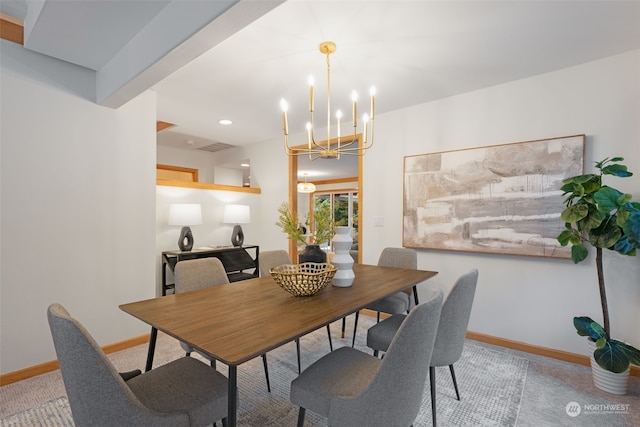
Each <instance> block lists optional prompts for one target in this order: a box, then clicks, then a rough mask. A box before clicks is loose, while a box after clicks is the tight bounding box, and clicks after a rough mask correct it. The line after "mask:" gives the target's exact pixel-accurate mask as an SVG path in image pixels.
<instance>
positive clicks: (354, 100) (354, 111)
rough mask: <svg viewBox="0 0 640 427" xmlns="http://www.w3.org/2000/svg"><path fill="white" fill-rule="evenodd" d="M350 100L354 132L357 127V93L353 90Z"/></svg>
mask: <svg viewBox="0 0 640 427" xmlns="http://www.w3.org/2000/svg"><path fill="white" fill-rule="evenodd" d="M351 100H352V101H353V116H352V117H353V130H354V132H355V130H356V128H357V127H358V119H357V117H358V104H357V102H358V92H356V91H355V90H354V91H353V92H351Z"/></svg>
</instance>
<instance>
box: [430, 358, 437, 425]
mask: <svg viewBox="0 0 640 427" xmlns="http://www.w3.org/2000/svg"><path fill="white" fill-rule="evenodd" d="M429 381H430V383H431V419H432V420H433V427H436V425H437V424H436V367H435V366H429Z"/></svg>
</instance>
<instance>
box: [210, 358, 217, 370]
mask: <svg viewBox="0 0 640 427" xmlns="http://www.w3.org/2000/svg"><path fill="white" fill-rule="evenodd" d="M209 364H210V365H211V367H212V368H213V369H216V359H211V361H210V362H209Z"/></svg>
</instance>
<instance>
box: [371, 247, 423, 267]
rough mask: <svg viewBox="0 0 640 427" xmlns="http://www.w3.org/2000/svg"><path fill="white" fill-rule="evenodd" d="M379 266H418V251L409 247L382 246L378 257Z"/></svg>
mask: <svg viewBox="0 0 640 427" xmlns="http://www.w3.org/2000/svg"><path fill="white" fill-rule="evenodd" d="M378 265H379V266H381V267H397V268H411V269H414V270H415V269H417V268H418V253H417V252H416V251H415V249H409V248H384V249H383V250H382V252H381V253H380V258H378Z"/></svg>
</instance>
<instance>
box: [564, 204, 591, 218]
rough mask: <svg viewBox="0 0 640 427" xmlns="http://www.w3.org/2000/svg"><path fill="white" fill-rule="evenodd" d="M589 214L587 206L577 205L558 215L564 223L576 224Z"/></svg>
mask: <svg viewBox="0 0 640 427" xmlns="http://www.w3.org/2000/svg"><path fill="white" fill-rule="evenodd" d="M588 214H589V206H587V205H586V204H583V203H581V204H577V205H573V206H569V207H568V208H566V209H565V210H563V211H562V213H561V214H560V219H561V220H563V221H564V222H578V221H580V220H581V219H582V218H584V217H586V216H587V215H588Z"/></svg>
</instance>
